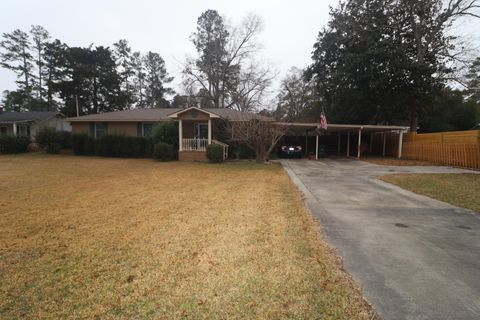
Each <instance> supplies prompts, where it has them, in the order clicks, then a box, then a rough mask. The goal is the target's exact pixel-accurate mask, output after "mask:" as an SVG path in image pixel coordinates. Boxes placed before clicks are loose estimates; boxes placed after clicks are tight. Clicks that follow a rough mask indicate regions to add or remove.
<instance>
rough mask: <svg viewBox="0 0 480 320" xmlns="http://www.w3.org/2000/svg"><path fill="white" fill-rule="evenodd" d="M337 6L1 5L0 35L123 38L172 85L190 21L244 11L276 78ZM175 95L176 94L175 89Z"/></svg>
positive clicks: (1, 76) (103, 0) (473, 30)
mask: <svg viewBox="0 0 480 320" xmlns="http://www.w3.org/2000/svg"><path fill="white" fill-rule="evenodd" d="M337 3H338V0H316V1H314V0H294V1H293V0H288V1H278V0H276V1H275V0H268V1H267V0H240V1H214V0H210V1H201V0H190V1H187V0H173V1H161V0H157V1H154V0H80V1H65V0H41V1H40V0H2V1H1V4H0V32H1V33H4V32H11V31H13V30H14V29H16V28H19V29H22V30H24V31H28V30H29V29H30V26H31V25H36V24H39V25H42V26H44V27H45V28H46V29H47V30H48V31H49V32H50V34H51V36H52V38H58V39H60V40H62V41H63V42H65V43H67V44H68V45H70V46H88V45H90V44H92V43H93V44H95V45H105V46H111V45H112V44H113V43H114V42H116V41H117V40H119V39H127V40H128V41H129V43H130V45H131V47H132V49H133V50H135V51H142V52H146V51H155V52H158V53H160V55H161V56H162V57H163V58H164V59H165V61H166V64H167V70H168V71H169V73H170V74H171V75H173V76H175V78H176V81H175V83H178V82H179V80H180V70H181V62H182V61H183V60H184V58H185V55H186V54H193V53H194V48H193V45H192V44H191V42H190V41H189V36H190V35H191V34H192V32H194V31H195V28H196V21H197V18H198V16H199V15H200V14H201V13H202V12H203V11H205V10H207V9H215V10H217V11H219V12H220V14H222V15H223V16H225V17H226V18H228V22H229V23H231V24H236V23H238V22H240V20H241V19H242V17H244V16H245V15H246V14H247V13H249V12H252V13H255V14H258V15H260V16H261V17H262V18H263V20H264V23H265V29H264V31H263V33H262V34H261V41H262V43H263V47H264V49H263V52H262V56H263V58H264V59H265V60H268V61H270V62H271V63H272V64H273V65H274V66H275V67H276V69H277V70H278V71H279V76H278V77H279V78H281V77H282V76H284V75H285V73H286V72H287V70H288V69H289V68H290V67H292V66H296V67H299V68H302V67H305V66H306V65H308V64H309V63H310V53H311V51H312V46H313V43H314V41H315V39H316V37H317V34H318V32H319V31H320V29H321V28H322V27H323V26H324V25H325V24H326V23H327V21H328V12H329V6H330V5H334V6H335V5H336V4H337ZM458 28H459V32H460V33H461V34H462V35H465V36H468V37H469V38H470V40H471V41H474V42H475V43H480V41H478V40H479V39H480V35H479V32H478V31H477V30H480V21H479V20H477V21H473V20H470V21H467V22H464V23H462V25H461V26H459V27H458ZM14 81H15V76H14V74H13V73H12V72H11V71H8V70H5V69H1V68H0V91H3V90H5V89H15V83H14ZM175 89H178V87H176V88H175Z"/></svg>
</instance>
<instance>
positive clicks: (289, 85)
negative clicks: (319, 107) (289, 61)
mask: <svg viewBox="0 0 480 320" xmlns="http://www.w3.org/2000/svg"><path fill="white" fill-rule="evenodd" d="M277 98H278V104H277V110H276V112H275V114H276V115H277V117H278V118H280V119H282V120H286V121H292V120H299V119H300V118H302V117H305V116H306V113H307V112H308V109H309V108H311V107H312V105H313V104H314V102H315V101H317V102H318V100H319V99H314V90H313V84H312V82H309V81H307V80H305V79H304V77H303V71H302V70H300V69H298V68H295V67H293V68H291V69H290V70H289V73H288V74H287V75H286V76H285V78H284V79H283V80H282V82H281V86H280V92H279V94H278V97H277Z"/></svg>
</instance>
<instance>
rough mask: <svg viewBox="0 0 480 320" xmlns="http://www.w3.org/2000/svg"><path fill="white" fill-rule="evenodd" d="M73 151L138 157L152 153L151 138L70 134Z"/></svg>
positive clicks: (107, 155)
mask: <svg viewBox="0 0 480 320" xmlns="http://www.w3.org/2000/svg"><path fill="white" fill-rule="evenodd" d="M72 147H73V151H74V153H75V154H77V155H93V154H95V155H97V156H101V157H123V158H130V157H134V158H140V157H145V156H149V157H151V156H152V154H153V144H152V139H151V138H143V137H130V136H125V135H106V136H103V137H101V138H99V139H93V138H92V137H90V136H88V135H86V134H74V135H73V136H72Z"/></svg>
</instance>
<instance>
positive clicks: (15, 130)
mask: <svg viewBox="0 0 480 320" xmlns="http://www.w3.org/2000/svg"><path fill="white" fill-rule="evenodd" d="M13 135H14V136H17V123H16V122H14V123H13Z"/></svg>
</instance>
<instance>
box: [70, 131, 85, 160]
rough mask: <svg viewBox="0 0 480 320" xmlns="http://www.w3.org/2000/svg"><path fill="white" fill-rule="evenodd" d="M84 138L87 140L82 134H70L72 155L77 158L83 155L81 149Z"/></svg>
mask: <svg viewBox="0 0 480 320" xmlns="http://www.w3.org/2000/svg"><path fill="white" fill-rule="evenodd" d="M86 138H88V135H87V134H84V133H76V134H72V149H73V153H74V154H76V155H79V156H80V155H84V154H85V151H84V150H83V147H84V145H85V139H86Z"/></svg>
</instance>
